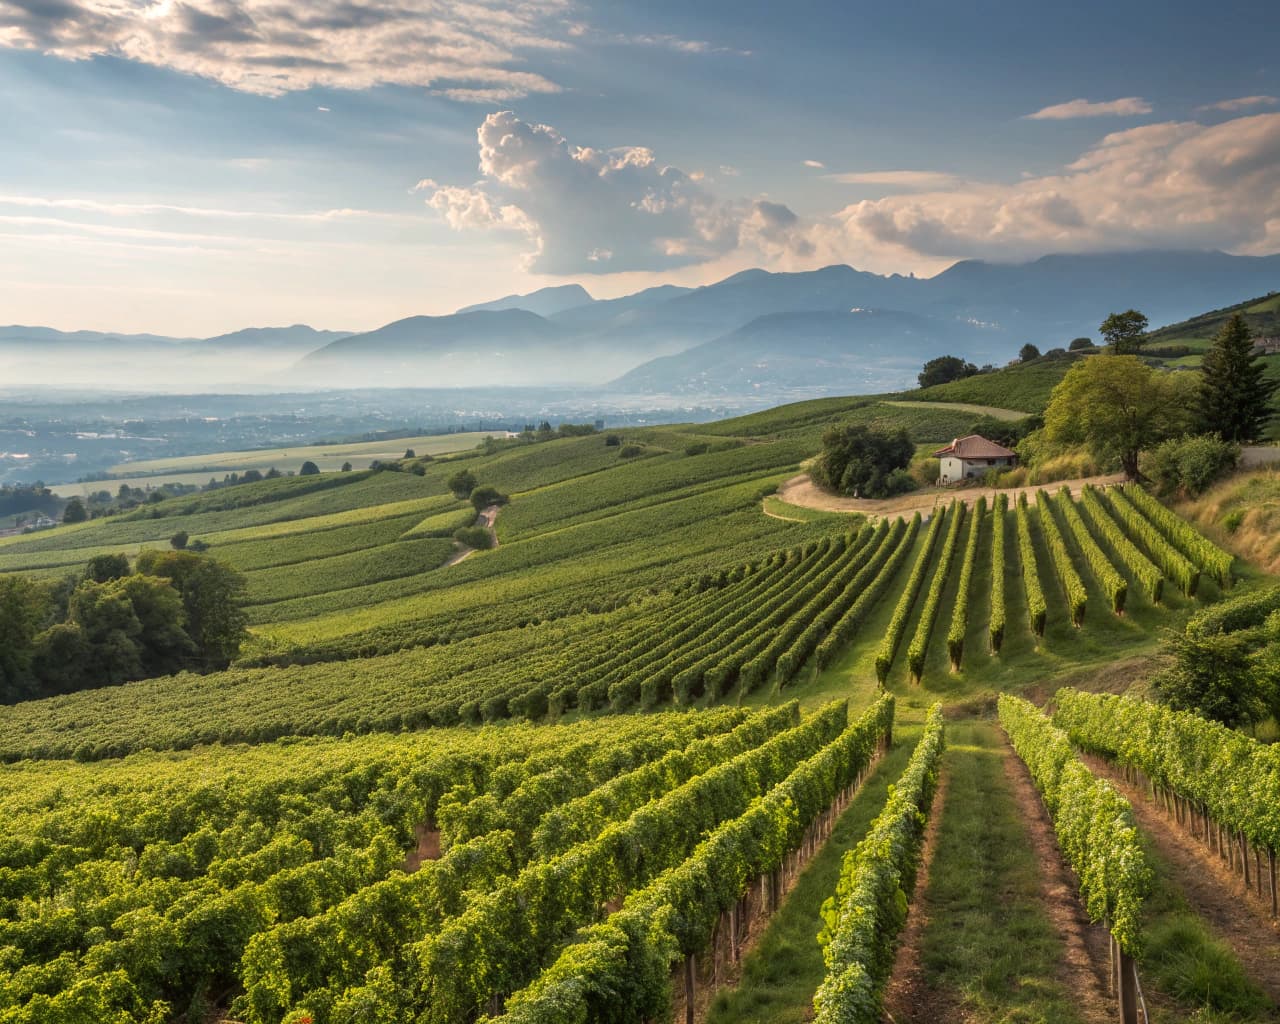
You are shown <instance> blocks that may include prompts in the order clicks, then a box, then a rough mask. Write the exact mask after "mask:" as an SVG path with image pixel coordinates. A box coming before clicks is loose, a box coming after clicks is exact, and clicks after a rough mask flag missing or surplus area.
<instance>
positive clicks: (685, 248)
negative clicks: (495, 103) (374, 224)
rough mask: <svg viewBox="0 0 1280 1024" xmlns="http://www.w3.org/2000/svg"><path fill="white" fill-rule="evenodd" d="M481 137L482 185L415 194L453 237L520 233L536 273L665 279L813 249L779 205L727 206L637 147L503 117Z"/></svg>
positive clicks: (427, 188)
mask: <svg viewBox="0 0 1280 1024" xmlns="http://www.w3.org/2000/svg"><path fill="white" fill-rule="evenodd" d="M477 138H478V142H479V151H480V173H481V178H480V180H479V181H478V182H475V183H473V184H470V185H440V184H437V183H436V182H434V181H431V180H430V179H427V180H424V181H423V182H422V183H420V185H419V188H420V189H421V190H422V191H424V192H425V193H427V198H426V201H427V205H428V206H430V207H431V208H432V209H434V210H437V211H438V212H439V213H440V214H441V215H442V216H443V217H444V218H445V220H446V222H447V223H448V224H449V225H450V226H451V227H453V228H455V229H457V230H500V231H514V232H518V233H521V234H523V235H525V236H527V239H528V243H529V251H528V257H527V267H528V269H530V270H532V271H535V272H539V273H549V274H575V273H615V272H621V271H646V270H663V269H669V268H673V267H679V266H687V265H690V264H695V263H703V262H707V261H709V260H713V259H716V258H718V257H721V256H723V255H725V254H726V253H730V252H734V251H736V250H739V249H746V250H749V251H751V252H755V253H759V254H761V255H763V256H766V257H767V256H771V255H777V256H782V255H784V254H786V253H803V252H805V251H807V247H808V245H809V243H808V241H807V240H806V239H805V238H804V226H803V225H802V224H801V222H800V221H799V219H798V218H797V217H796V215H795V214H794V213H792V212H791V210H789V209H788V208H787V207H785V206H783V205H782V204H780V203H773V202H766V201H764V200H747V199H722V198H720V197H718V196H716V195H714V194H713V193H712V192H710V191H709V190H708V189H707V188H706V187H705V186H704V185H703V184H701V183H700V182H699V181H698V180H697V179H696V178H695V177H694V176H693V175H691V174H686V173H685V172H684V171H682V170H680V169H679V168H677V167H671V166H666V165H663V164H661V163H659V162H658V160H657V158H656V156H655V155H654V153H653V152H652V150H649V149H647V148H645V147H643V146H624V147H619V148H615V149H594V148H592V147H590V146H579V145H575V144H573V143H571V142H570V141H569V140H568V139H566V138H565V137H564V136H563V135H561V134H560V132H558V131H557V130H556V129H555V128H553V127H551V126H550V125H545V124H532V123H529V122H526V121H522V120H520V119H519V118H518V117H516V115H515V114H514V113H512V112H510V111H501V112H498V113H494V114H490V115H489V116H488V117H486V118H485V120H484V123H483V124H481V125H480V128H479V130H478V132H477ZM722 173H723V172H722Z"/></svg>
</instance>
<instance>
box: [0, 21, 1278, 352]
mask: <svg viewBox="0 0 1280 1024" xmlns="http://www.w3.org/2000/svg"><path fill="white" fill-rule="evenodd" d="M290 11H293V13H292V14H290V13H289V12H290ZM282 12H284V13H282ZM0 95H2V96H3V97H4V98H5V102H4V103H3V104H0V138H3V140H4V144H3V147H0V236H3V237H2V239H0V320H2V321H4V322H25V323H42V324H50V325H53V326H57V327H62V328H67V329H70V328H82V327H87V328H97V329H113V330H122V331H123V330H128V331H152V332H157V333H170V334H183V335H187V334H189V335H204V334H211V333H216V332H218V331H221V330H229V329H234V328H236V327H240V326H244V325H247V324H282V323H293V322H298V321H305V322H309V323H312V324H314V325H317V326H323V327H334V328H347V329H355V328H364V327H371V326H375V325H377V324H380V323H383V322H386V321H388V320H391V319H394V318H396V317H399V316H405V315H409V314H413V313H423V312H426V313H441V312H448V311H450V310H452V309H454V308H456V307H458V306H460V305H463V304H466V303H469V302H472V301H477V300H482V299H485V298H489V297H493V296H495V295H498V294H502V293H506V292H511V291H525V290H529V289H532V288H535V287H539V286H541V285H545V284H556V283H563V282H564V281H566V280H579V281H582V282H583V283H584V284H585V285H586V286H587V288H588V289H589V290H590V291H592V293H593V294H596V295H600V296H608V295H614V294H620V293H622V292H626V291H630V290H633V289H635V288H637V287H641V286H644V285H647V284H652V283H657V282H659V281H676V282H680V283H688V284H698V283H704V282H707V281H711V280H715V279H717V278H719V277H722V276H724V275H726V274H728V273H731V272H733V271H735V270H738V269H741V268H743V267H746V266H766V267H770V268H773V269H807V268H809V267H813V266H820V265H823V264H825V263H831V262H847V263H851V264H853V265H854V266H858V267H860V268H864V269H871V270H876V271H880V272H890V271H896V272H902V273H907V272H915V273H920V274H927V273H933V272H936V271H937V270H939V269H941V268H943V267H945V266H947V265H949V264H950V263H951V262H954V261H955V260H956V259H960V258H966V257H980V258H986V259H1025V258H1031V257H1034V256H1037V255H1041V254H1043V253H1045V252H1051V251H1066V250H1071V251H1088V250H1093V249H1126V248H1137V247H1150V246H1163V247H1174V246H1186V247H1197V248H1209V247H1212V248H1223V249H1227V250H1229V251H1234V252H1242V253H1264V252H1273V251H1276V250H1280V100H1277V97H1280V15H1277V14H1275V13H1273V12H1268V11H1267V5H1263V4H1257V3H1254V4H1232V3H1219V4H1216V5H1214V6H1213V8H1212V9H1211V10H1208V11H1206V9H1205V8H1204V6H1203V5H1199V4H1197V5H1193V4H1189V3H1174V4H1159V5H1157V4H1154V3H1142V4H1121V5H1116V4H1092V3H1084V4H1079V3H1077V4H1073V5H1053V6H1052V7H1050V6H1049V5H1042V4H1027V3H1025V2H1024V3H987V4H982V5H981V6H980V7H978V6H975V5H958V4H954V3H938V2H929V3H896V4H876V5H871V4H865V3H863V4H847V3H844V4H835V3H830V4H828V3H822V4H819V3H803V2H802V3H789V4H777V3H767V4H766V3H732V4H730V3H722V2H706V0H701V2H699V3H696V4H690V3H688V2H687V0H685V2H682V3H674V2H668V0H650V2H646V3H643V4H640V3H625V4H624V3H616V2H615V3H609V4H595V5H592V4H588V3H580V2H572V0H518V2H508V0H476V2H473V3H468V4H459V3H450V2H443V0H437V2H434V3H432V2H428V3H415V4H413V5H397V4H393V3H390V2H382V0H379V2H367V0H327V2H315V3H308V4H306V5H301V6H300V7H298V8H290V7H287V6H283V5H278V4H272V3H269V2H267V0H188V2H186V3H183V2H178V0H160V2H156V3H151V2H139V3H133V2H125V3H108V2H106V0H0Z"/></svg>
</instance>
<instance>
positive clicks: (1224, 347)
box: [1200, 313, 1277, 444]
mask: <svg viewBox="0 0 1280 1024" xmlns="http://www.w3.org/2000/svg"><path fill="white" fill-rule="evenodd" d="M1276 386H1277V384H1276V382H1275V381H1270V380H1267V378H1266V366H1265V365H1264V364H1263V362H1262V360H1261V359H1259V358H1258V357H1257V356H1255V355H1254V354H1253V334H1252V332H1251V331H1250V330H1249V325H1248V324H1247V323H1245V320H1244V317H1242V316H1241V315H1240V314H1239V313H1237V314H1236V315H1235V316H1233V317H1232V318H1231V319H1230V320H1228V321H1227V322H1226V323H1225V324H1224V325H1223V327H1222V330H1220V331H1219V332H1218V334H1217V336H1216V337H1215V338H1214V339H1213V345H1212V346H1211V347H1210V349H1209V351H1208V352H1206V353H1205V356H1204V375H1203V376H1202V378H1201V381H1200V415H1201V419H1202V421H1203V422H1202V426H1203V428H1204V429H1205V430H1206V431H1210V432H1213V433H1217V434H1219V435H1221V437H1222V439H1223V440H1224V441H1234V442H1236V443H1237V444H1241V443H1244V442H1247V441H1253V440H1256V439H1257V438H1259V437H1261V436H1262V433H1263V430H1264V429H1265V428H1266V425H1267V421H1268V420H1270V419H1271V408H1270V402H1271V395H1272V393H1273V392H1274V391H1275V389H1276Z"/></svg>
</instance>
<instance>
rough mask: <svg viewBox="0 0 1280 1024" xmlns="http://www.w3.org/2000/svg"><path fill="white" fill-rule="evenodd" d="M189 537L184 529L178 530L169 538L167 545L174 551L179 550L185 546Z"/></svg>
mask: <svg viewBox="0 0 1280 1024" xmlns="http://www.w3.org/2000/svg"><path fill="white" fill-rule="evenodd" d="M189 539H190V535H189V534H188V533H187V531H186V530H179V531H178V532H177V533H175V534H174V535H173V536H172V537H170V538H169V547H171V548H173V550H174V551H181V550H182V549H183V548H185V547H186V546H187V541H188V540H189Z"/></svg>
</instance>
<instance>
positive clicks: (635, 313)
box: [0, 251, 1280, 396]
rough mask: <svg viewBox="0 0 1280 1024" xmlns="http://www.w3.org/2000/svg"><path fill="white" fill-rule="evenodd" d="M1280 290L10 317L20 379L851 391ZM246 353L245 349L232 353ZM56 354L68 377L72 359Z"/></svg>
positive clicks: (694, 297)
mask: <svg viewBox="0 0 1280 1024" xmlns="http://www.w3.org/2000/svg"><path fill="white" fill-rule="evenodd" d="M1276 288H1280V255H1274V256H1261V257H1254V256H1232V255H1228V254H1225V253H1221V252H1190V251H1175V252H1165V251H1147V252H1131V253H1105V254H1082V255H1051V256H1045V257H1043V258H1041V259H1038V260H1034V261H1032V262H1028V263H1021V264H1001V263H987V262H983V261H977V260H967V261H963V262H960V263H957V264H955V265H954V266H952V267H950V268H949V269H947V270H945V271H943V272H942V273H940V274H938V275H936V276H935V277H932V278H916V277H903V276H901V275H897V274H893V275H887V276H886V275H880V274H873V273H869V272H866V271H859V270H855V269H854V268H852V267H848V266H843V265H836V266H830V267H823V268H821V269H819V270H813V271H807V272H798V273H772V272H769V271H765V270H746V271H743V272H741V273H738V274H734V275H732V276H731V277H728V278H726V279H724V280H722V281H719V282H717V283H715V284H711V285H706V286H704V287H700V288H683V287H678V286H674V285H661V286H658V287H654V288H648V289H645V290H643V291H640V292H636V293H634V294H632V295H626V296H622V297H619V298H612V299H594V298H592V296H591V295H590V294H589V293H588V292H587V291H586V290H585V289H584V288H583V287H582V286H581V285H577V284H569V285H561V286H556V287H551V288H543V289H540V290H538V291H535V292H532V293H530V294H527V295H508V296H505V297H503V298H500V299H495V300H493V301H492V302H486V303H480V304H477V305H472V306H466V307H463V308H462V309H459V310H458V311H457V312H455V313H453V314H448V315H444V316H413V317H408V318H405V319H402V320H397V321H394V322H392V323H388V324H385V325H383V326H381V327H379V328H377V329H375V330H371V331H366V332H359V333H354V334H352V333H346V332H333V331H316V330H313V329H312V328H310V327H307V326H305V325H294V326H293V327H286V328H250V329H247V330H244V331H237V332H235V333H232V334H227V335H222V336H220V337H217V338H208V339H174V338H162V337H158V336H155V335H134V336H124V335H117V334H109V333H100V332H91V331H81V332H74V333H65V334H64V333H62V332H57V331H52V330H50V329H48V328H38V327H9V328H0V365H3V368H4V369H5V370H6V371H7V374H8V376H9V377H10V378H12V377H13V365H12V364H13V363H14V360H15V358H16V359H17V363H18V364H19V365H22V364H23V363H24V361H25V363H26V364H30V365H34V366H37V367H38V366H40V365H41V364H42V363H44V362H46V361H48V360H47V358H46V357H49V358H53V357H58V356H61V357H65V356H66V355H68V354H69V353H74V354H75V356H76V360H77V361H78V362H81V363H82V364H83V365H85V366H86V367H91V366H93V365H94V364H95V363H102V364H103V365H104V366H105V367H106V368H107V369H108V370H111V369H114V368H118V365H119V363H120V362H121V360H122V358H125V359H126V361H127V358H133V357H137V358H144V357H145V358H147V359H148V361H149V362H150V363H155V362H157V361H158V362H161V363H164V364H168V365H171V366H172V367H173V368H174V369H175V370H176V371H178V372H177V376H178V377H180V378H183V379H185V381H186V384H185V386H186V387H187V389H190V376H191V374H192V373H193V372H198V373H200V374H205V375H213V376H215V377H216V378H217V383H218V385H219V386H221V387H228V386H233V382H232V381H231V380H230V379H229V375H231V374H234V373H235V372H240V373H242V374H252V375H253V377H254V382H255V385H256V386H257V388H258V389H260V388H261V386H262V385H263V383H264V380H263V378H264V375H274V374H280V373H282V372H284V373H286V374H287V376H288V379H289V381H290V383H291V384H296V385H301V386H306V387H344V388H345V387H355V386H396V387H411V386H422V387H454V386H467V385H477V384H485V385H489V386H503V385H513V386H514V385H524V386H540V385H567V386H580V387H592V388H596V389H600V388H603V387H607V388H608V389H610V390H612V391H615V392H630V393H637V394H650V395H653V394H666V395H682V396H694V395H708V396H722V395H760V394H762V393H765V394H777V395H782V394H785V393H787V392H794V391H797V390H808V391H826V392H845V393H848V392H850V391H865V390H884V389H886V388H893V387H898V386H902V385H905V384H907V383H908V382H909V381H910V380H911V379H912V378H913V377H914V374H915V372H916V370H917V369H918V367H919V365H920V363H922V362H923V361H925V360H926V359H929V358H932V357H934V356H937V355H942V354H946V353H949V354H954V355H958V356H962V357H964V358H966V359H969V360H972V361H975V362H996V363H999V362H1005V361H1007V360H1009V359H1010V358H1012V357H1013V355H1014V354H1015V353H1016V352H1017V350H1018V348H1019V347H1020V346H1021V345H1022V344H1023V343H1025V342H1032V343H1034V344H1036V345H1038V346H1039V347H1040V348H1042V349H1047V348H1053V347H1058V346H1065V345H1066V344H1067V343H1068V342H1069V341H1070V340H1071V339H1072V338H1074V337H1077V336H1090V335H1092V334H1094V333H1096V331H1097V325H1098V324H1099V323H1100V322H1101V321H1102V320H1103V319H1104V318H1105V317H1106V316H1107V315H1108V314H1109V313H1111V312H1116V311H1120V310H1124V309H1129V308H1136V309H1139V310H1141V311H1143V312H1144V313H1145V314H1146V315H1147V316H1148V317H1149V318H1150V320H1151V322H1152V323H1153V324H1159V323H1170V322H1173V321H1177V320H1182V319H1184V318H1186V317H1189V316H1193V315H1195V314H1197V313H1200V312H1202V311H1203V310H1205V309H1208V308H1216V307H1223V306H1226V305H1229V304H1231V303H1234V302H1238V301H1239V300H1240V299H1241V298H1242V297H1244V296H1248V295H1259V294H1266V293H1267V292H1269V291H1272V290H1274V289H1276ZM231 353H234V354H235V355H236V356H237V358H236V360H227V359H226V358H225V356H226V355H227V354H231ZM160 355H163V359H160V360H157V359H156V357H157V356H160ZM230 363H234V364H236V365H228V364H230ZM59 365H60V367H61V368H62V369H63V370H65V368H66V361H65V359H61V360H60V363H59ZM50 369H51V370H53V367H50ZM50 376H55V374H53V373H52V372H51V374H50ZM26 383H28V384H32V383H35V382H33V381H30V380H28V381H26ZM211 383H212V381H211ZM159 389H160V390H165V389H166V388H163V387H161V388H159Z"/></svg>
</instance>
